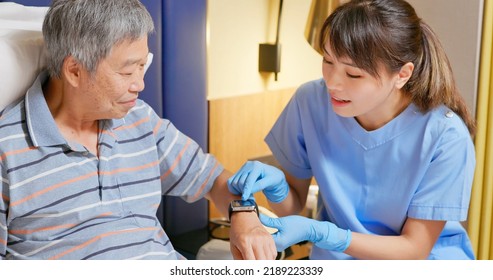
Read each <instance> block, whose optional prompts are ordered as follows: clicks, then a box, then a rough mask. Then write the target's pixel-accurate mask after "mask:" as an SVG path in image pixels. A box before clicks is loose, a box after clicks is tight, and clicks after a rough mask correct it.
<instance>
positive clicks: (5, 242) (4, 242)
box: [0, 238, 7, 246]
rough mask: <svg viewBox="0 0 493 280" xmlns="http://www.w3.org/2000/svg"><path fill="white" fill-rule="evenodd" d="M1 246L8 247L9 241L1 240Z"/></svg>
mask: <svg viewBox="0 0 493 280" xmlns="http://www.w3.org/2000/svg"><path fill="white" fill-rule="evenodd" d="M0 244H2V245H5V246H7V240H3V239H1V238H0Z"/></svg>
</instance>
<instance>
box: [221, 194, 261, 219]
mask: <svg viewBox="0 0 493 280" xmlns="http://www.w3.org/2000/svg"><path fill="white" fill-rule="evenodd" d="M237 212H255V213H256V215H257V216H258V215H259V211H258V206H257V203H256V202H255V200H253V199H248V200H239V199H238V200H233V201H231V202H230V204H229V209H228V213H229V217H228V218H229V221H231V216H232V215H233V214H234V213H237Z"/></svg>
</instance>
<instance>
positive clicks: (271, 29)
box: [207, 0, 322, 100]
mask: <svg viewBox="0 0 493 280" xmlns="http://www.w3.org/2000/svg"><path fill="white" fill-rule="evenodd" d="M310 4H311V1H309V0H303V1H302V0H284V2H283V10H282V16H281V28H280V36H279V38H280V43H281V48H282V49H281V72H280V73H279V74H278V81H277V82H276V81H274V75H273V74H268V75H265V74H261V73H259V72H258V45H259V44H260V43H274V42H275V38H276V26H277V13H278V7H279V0H209V1H208V15H207V18H208V26H207V30H208V35H207V37H208V39H207V40H208V41H207V75H208V78H207V83H208V99H209V100H212V99H218V98H224V97H231V96H238V95H245V94H255V93H260V92H265V91H272V90H281V89H286V88H292V87H297V86H299V85H300V84H301V83H303V82H306V81H309V80H312V79H316V78H319V77H321V65H322V64H321V56H320V55H319V54H318V53H316V52H315V51H314V50H313V49H312V48H311V47H310V45H308V43H307V42H306V40H305V39H304V35H303V33H304V28H305V23H306V19H307V16H308V12H309V9H310Z"/></svg>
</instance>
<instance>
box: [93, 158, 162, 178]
mask: <svg viewBox="0 0 493 280" xmlns="http://www.w3.org/2000/svg"><path fill="white" fill-rule="evenodd" d="M158 164H159V161H153V162H150V163H148V164H144V165H140V166H135V167H125V168H119V169H115V170H111V171H101V172H99V174H101V175H113V174H116V173H122V172H131V171H139V170H142V169H146V168H149V167H153V166H156V165H158Z"/></svg>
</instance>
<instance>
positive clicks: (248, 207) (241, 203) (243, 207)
mask: <svg viewBox="0 0 493 280" xmlns="http://www.w3.org/2000/svg"><path fill="white" fill-rule="evenodd" d="M231 206H232V208H233V211H255V202H254V201H252V200H233V201H231Z"/></svg>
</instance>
